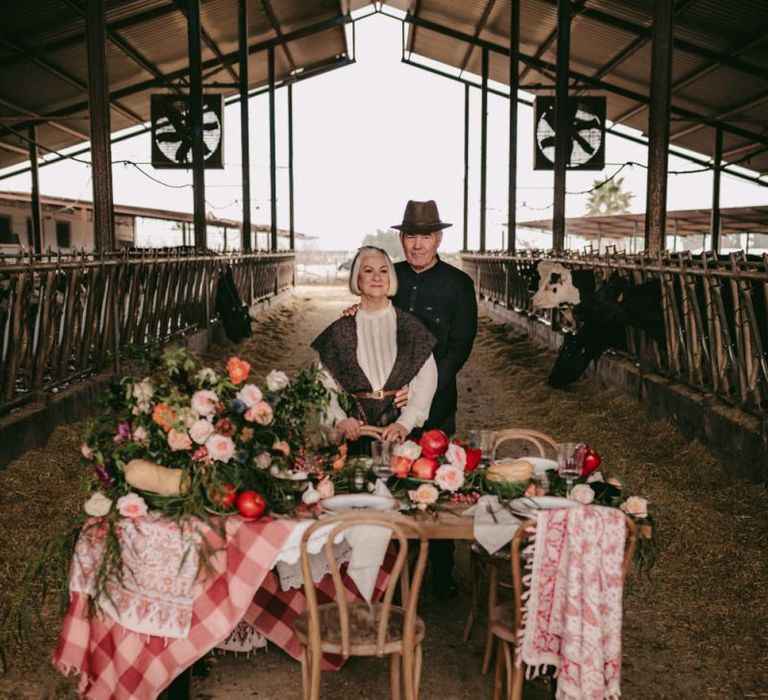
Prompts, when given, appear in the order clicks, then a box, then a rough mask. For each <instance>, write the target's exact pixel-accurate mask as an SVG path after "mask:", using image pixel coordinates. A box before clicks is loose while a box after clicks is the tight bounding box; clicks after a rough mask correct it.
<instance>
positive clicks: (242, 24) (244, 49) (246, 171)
mask: <svg viewBox="0 0 768 700" xmlns="http://www.w3.org/2000/svg"><path fill="white" fill-rule="evenodd" d="M237 10H238V11H237V29H238V32H237V37H238V54H239V65H240V73H239V76H238V77H239V83H240V161H241V163H242V165H241V167H240V173H241V175H240V177H241V178H242V181H243V183H242V195H241V196H242V198H243V227H242V229H241V230H240V247H241V248H242V249H243V250H245V251H249V250H251V247H252V245H251V141H250V132H249V129H250V126H251V123H250V116H249V111H248V83H249V79H248V0H238V2H237Z"/></svg>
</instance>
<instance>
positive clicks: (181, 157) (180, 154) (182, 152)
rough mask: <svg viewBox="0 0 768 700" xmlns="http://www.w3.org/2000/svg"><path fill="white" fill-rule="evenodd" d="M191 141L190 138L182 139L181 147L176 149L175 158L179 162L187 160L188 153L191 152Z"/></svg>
mask: <svg viewBox="0 0 768 700" xmlns="http://www.w3.org/2000/svg"><path fill="white" fill-rule="evenodd" d="M190 145H191V144H190V143H189V140H188V139H182V141H181V144H180V145H179V148H178V149H177V150H176V155H175V156H174V160H175V161H176V162H177V163H186V162H188V161H187V154H188V153H189V148H190Z"/></svg>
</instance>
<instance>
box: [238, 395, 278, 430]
mask: <svg viewBox="0 0 768 700" xmlns="http://www.w3.org/2000/svg"><path fill="white" fill-rule="evenodd" d="M272 415H273V414H272V406H270V405H269V404H268V403H267V402H266V401H259V402H258V403H257V404H256V405H254V406H251V407H250V408H249V409H248V410H247V411H246V412H245V415H244V416H243V418H245V420H247V421H250V422H251V423H258V424H259V425H269V424H270V423H271V422H272Z"/></svg>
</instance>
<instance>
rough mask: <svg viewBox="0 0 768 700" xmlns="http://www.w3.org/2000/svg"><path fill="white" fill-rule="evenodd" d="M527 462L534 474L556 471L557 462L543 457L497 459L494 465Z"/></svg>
mask: <svg viewBox="0 0 768 700" xmlns="http://www.w3.org/2000/svg"><path fill="white" fill-rule="evenodd" d="M521 459H522V460H524V461H526V462H528V464H530V465H531V466H532V467H533V473H534V474H544V473H545V472H546V471H547V469H554V470H555V471H557V462H556V461H555V460H554V459H546V458H545V457H529V456H528V455H526V456H525V457H505V458H504V459H497V460H496V461H495V462H494V464H509V463H511V462H517V461H519V460H521Z"/></svg>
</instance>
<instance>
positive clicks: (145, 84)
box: [0, 15, 506, 138]
mask: <svg viewBox="0 0 768 700" xmlns="http://www.w3.org/2000/svg"><path fill="white" fill-rule="evenodd" d="M353 21H354V20H353V19H352V17H351V16H349V15H343V16H340V17H333V18H331V19H328V20H325V21H323V22H318V23H317V24H311V25H308V26H306V27H302V28H301V29H297V30H295V31H293V32H289V33H287V34H284V35H283V36H282V38H275V39H267V40H266V41H260V42H258V43H256V44H253V45H251V46H249V47H248V53H249V54H252V53H259V52H260V51H265V50H267V49H268V48H269V47H270V46H279V45H280V44H282V43H287V42H290V41H295V40H297V39H303V38H305V37H308V36H312V35H313V34H318V33H320V32H324V31H327V30H328V29H332V28H333V27H338V26H342V27H343V26H344V25H346V24H350V23H351V22H353ZM504 50H505V51H506V49H504ZM238 55H239V54H238V51H237V50H235V51H230V52H229V53H227V54H224V56H223V59H224V62H225V63H226V64H227V65H231V64H233V63H235V62H236V61H237V60H238ZM218 65H220V61H219V60H218V59H209V60H208V61H203V70H208V69H210V68H213V67H214V66H218ZM188 72H189V69H188V68H180V69H179V70H176V71H172V72H170V73H167V74H166V75H165V77H164V79H163V80H159V79H157V78H152V79H150V80H144V81H142V82H140V83H134V84H133V85H128V86H126V87H124V88H120V89H119V90H114V91H113V92H111V93H110V98H111V99H112V100H118V99H120V98H122V97H129V96H131V95H136V94H138V93H140V92H143V91H144V90H150V89H152V88H155V87H159V86H163V85H165V84H166V83H167V82H168V81H169V80H178V79H179V78H182V77H186V76H187V74H188ZM86 109H88V101H87V100H85V101H81V102H76V103H73V104H71V105H69V106H67V107H62V108H61V109H58V110H56V111H55V112H53V113H52V114H51V116H52V117H54V118H56V117H68V116H71V115H73V114H77V113H78V112H82V111H83V110H86ZM142 123H143V122H142ZM24 126H27V125H26V124H25V125H24ZM7 133H8V131H7V130H5V129H0V138H1V137H2V136H4V135H5V134H7Z"/></svg>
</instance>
